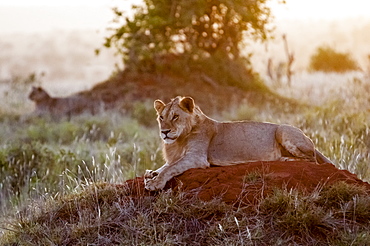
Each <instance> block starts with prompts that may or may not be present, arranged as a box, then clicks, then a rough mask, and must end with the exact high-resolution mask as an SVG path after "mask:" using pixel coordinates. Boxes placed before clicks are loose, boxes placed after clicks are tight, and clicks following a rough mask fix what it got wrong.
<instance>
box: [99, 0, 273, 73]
mask: <svg viewBox="0 0 370 246" xmlns="http://www.w3.org/2000/svg"><path fill="white" fill-rule="evenodd" d="M267 1H268V0H201V1H199V0H186V1H185V0H144V4H143V5H142V6H133V10H134V15H133V16H132V17H128V15H127V14H125V13H124V12H122V11H120V10H119V9H118V8H114V13H115V19H114V23H115V24H117V26H116V27H115V28H110V30H111V31H112V34H111V35H110V36H109V37H107V38H106V42H105V46H106V47H112V46H113V47H115V48H116V50H117V52H118V54H121V55H122V56H123V61H124V63H125V65H126V66H127V67H130V68H135V69H139V70H143V69H144V70H150V69H153V67H155V66H156V65H158V64H157V62H156V61H157V60H158V59H160V58H161V57H165V56H167V55H176V56H179V57H181V58H182V60H185V61H187V62H188V64H189V61H191V62H196V63H198V64H199V62H203V61H208V60H209V59H213V60H217V62H222V63H228V64H230V63H229V62H234V63H235V62H237V63H243V64H244V65H248V64H249V63H248V62H249V61H248V59H243V58H241V56H240V49H241V45H242V41H243V40H244V38H245V37H247V38H249V39H259V40H266V39H267V37H268V35H269V33H270V30H269V27H268V25H267V24H268V23H269V22H270V19H271V13H270V8H269V7H268V6H267ZM237 65H240V64H237Z"/></svg>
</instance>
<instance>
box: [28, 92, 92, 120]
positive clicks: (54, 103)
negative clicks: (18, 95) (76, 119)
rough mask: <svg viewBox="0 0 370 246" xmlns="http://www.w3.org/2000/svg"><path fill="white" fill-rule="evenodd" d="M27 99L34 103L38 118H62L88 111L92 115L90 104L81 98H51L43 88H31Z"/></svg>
mask: <svg viewBox="0 0 370 246" xmlns="http://www.w3.org/2000/svg"><path fill="white" fill-rule="evenodd" d="M28 98H29V99H30V100H32V101H34V102H35V104H36V109H35V112H34V113H35V114H36V115H38V116H42V115H51V116H53V117H62V116H68V117H70V116H71V115H75V114H79V113H83V112H85V111H88V112H90V113H94V108H95V107H94V106H92V103H91V102H90V101H89V100H88V99H87V98H84V97H81V96H78V95H76V96H71V97H64V98H62V97H51V96H50V95H49V94H48V93H47V92H46V91H45V90H44V89H43V88H41V87H35V86H33V87H32V90H31V93H30V94H29V96H28Z"/></svg>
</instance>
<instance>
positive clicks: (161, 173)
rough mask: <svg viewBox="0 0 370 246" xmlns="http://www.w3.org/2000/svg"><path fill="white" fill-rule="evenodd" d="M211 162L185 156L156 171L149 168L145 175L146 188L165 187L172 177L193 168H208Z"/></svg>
mask: <svg viewBox="0 0 370 246" xmlns="http://www.w3.org/2000/svg"><path fill="white" fill-rule="evenodd" d="M207 167H209V163H208V162H207V161H202V162H201V163H200V162H199V160H193V159H187V158H183V159H181V160H179V161H177V162H175V163H173V164H167V163H166V164H165V165H163V166H162V167H161V168H159V169H158V170H156V171H154V172H153V171H151V170H147V171H146V173H145V175H144V183H145V189H147V190H159V189H163V188H164V186H165V185H166V183H167V181H169V180H170V179H171V178H173V177H175V176H177V175H180V174H182V173H184V172H185V171H187V170H189V169H192V168H207Z"/></svg>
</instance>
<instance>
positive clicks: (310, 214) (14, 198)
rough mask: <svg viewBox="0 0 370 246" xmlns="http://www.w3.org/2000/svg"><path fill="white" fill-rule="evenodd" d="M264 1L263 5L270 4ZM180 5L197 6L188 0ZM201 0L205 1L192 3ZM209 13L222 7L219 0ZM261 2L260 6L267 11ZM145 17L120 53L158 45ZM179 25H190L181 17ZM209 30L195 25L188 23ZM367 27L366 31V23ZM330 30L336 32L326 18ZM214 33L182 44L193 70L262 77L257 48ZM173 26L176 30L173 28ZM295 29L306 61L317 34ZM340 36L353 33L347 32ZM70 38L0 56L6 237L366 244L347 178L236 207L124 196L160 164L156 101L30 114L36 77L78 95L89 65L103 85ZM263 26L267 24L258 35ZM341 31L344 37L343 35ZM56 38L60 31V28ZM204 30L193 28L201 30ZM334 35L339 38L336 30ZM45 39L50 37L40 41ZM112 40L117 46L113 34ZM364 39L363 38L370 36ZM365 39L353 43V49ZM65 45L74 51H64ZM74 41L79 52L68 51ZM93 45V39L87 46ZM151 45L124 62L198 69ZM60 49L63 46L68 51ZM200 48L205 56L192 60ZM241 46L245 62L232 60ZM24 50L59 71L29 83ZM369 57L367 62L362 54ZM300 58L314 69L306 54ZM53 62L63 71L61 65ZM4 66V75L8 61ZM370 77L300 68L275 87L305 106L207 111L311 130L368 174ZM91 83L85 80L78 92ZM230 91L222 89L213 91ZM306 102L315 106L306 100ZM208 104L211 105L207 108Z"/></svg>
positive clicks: (361, 201)
mask: <svg viewBox="0 0 370 246" xmlns="http://www.w3.org/2000/svg"><path fill="white" fill-rule="evenodd" d="M235 2H237V1H235ZM257 2H258V1H257ZM259 2H261V3H264V1H259ZM146 3H147V4H148V6H154V5H153V4H155V3H156V4H157V1H153V2H151V1H146ZM159 3H163V4H165V2H163V1H158V4H159ZM179 3H180V2H179ZM181 3H192V1H188V2H186V1H185V2H184V1H182V2H181ZM197 3H198V2H197ZM194 6H197V7H199V6H198V5H196V4H194ZM220 6H221V5H220ZM162 7H163V6H162ZM165 7H166V8H156V7H154V8H149V9H145V8H143V9H139V11H138V15H137V16H136V17H134V18H139V19H140V18H145V16H146V15H145V11H147V10H150V11H153V12H150V14H153V15H148V16H151V17H155V16H156V14H157V13H158V11H168V10H169V9H168V6H167V5H166V6H165ZM182 8H184V7H183V6H181V8H180V9H177V8H175V10H176V11H174V12H173V13H174V18H173V19H170V20H171V21H176V18H177V17H176V13H177V11H180V12H179V15H180V16H181V15H182V12H181V9H182ZM199 9H200V10H204V9H206V11H208V13H209V15H208V16H212V13H213V12H212V11H213V9H212V8H209V7H207V6H204V8H199ZM239 10H242V8H240V9H239V8H236V11H239ZM257 10H258V9H257ZM214 11H216V12H217V11H219V12H220V11H221V8H219V9H215V10H214ZM258 11H259V10H258ZM258 11H257V12H258ZM261 11H262V12H263V11H265V10H264V9H263V8H262V9H261ZM116 13H117V17H120V12H119V11H118V10H117V12H116ZM213 16H214V17H215V16H216V15H213ZM198 17H199V21H201V17H203V20H206V18H205V17H204V16H198ZM198 17H197V18H198ZM154 19H155V18H154ZM216 19H217V18H216ZM133 21H134V20H131V22H127V23H128V25H129V24H131V25H132V22H133ZM135 21H137V19H136V20H135ZM140 21H141V22H140ZM140 21H139V23H141V24H142V25H139V26H136V27H134V26H130V28H138V29H139V33H140V34H141V36H138V37H131V38H128V39H127V40H128V41H129V42H132V44H134V45H133V46H120V47H122V48H124V49H123V50H122V52H123V53H125V52H126V53H125V54H126V58H125V59H130V54H134V55H137V54H138V53H132V52H134V51H135V52H138V51H137V50H135V49H134V50H132V49H133V48H137V47H138V46H137V43H135V42H136V41H137V39H140V40H141V41H145V42H148V43H146V44H147V45H146V46H142V47H143V48H145V49H148V48H149V49H151V47H153V45H151V42H154V41H153V40H152V38H153V35H154V33H151V32H149V33H148V32H147V30H146V28H147V26H146V25H147V24H151V25H164V26H166V25H167V23H163V20H162V19H160V18H159V19H158V18H157V21H158V22H154V23H153V22H146V20H140ZM262 21H263V20H262ZM262 23H263V22H262ZM188 24H189V23H188ZM257 24H258V23H257ZM328 25H329V24H328ZM320 26H321V23H320ZM180 27H181V28H183V27H182V26H181V25H180ZM203 27H205V25H203ZM203 27H202V26H195V27H194V28H193V31H195V30H198V28H203ZM310 27H311V25H310ZM181 28H179V29H174V30H173V33H175V35H176V34H178V33H176V32H180V30H181ZM296 28H297V27H296ZM362 28H363V29H364V30H367V29H368V28H367V27H366V26H364V27H362ZM298 29H299V30H300V31H302V30H303V29H305V28H302V27H301V26H299V25H298ZM328 29H329V30H332V28H331V26H329V28H328ZM130 30H131V29H129V31H130ZM251 30H253V29H251ZM257 30H258V28H257ZM341 30H342V29H341ZM343 30H345V29H343ZM116 31H118V30H116ZM136 31H137V30H136ZM214 31H215V30H212V29H209V30H205V33H207V35H206V37H208V38H209V39H210V40H211V45H210V46H208V47H207V45H206V43H207V39H204V40H202V41H201V42H200V43H203V45H202V46H201V47H197V49H196V50H195V53H191V52H190V53H186V54H187V57H188V59H192V61H193V64H194V67H192V69H201V71H203V72H205V73H206V74H207V75H208V76H210V77H211V78H212V79H214V78H217V82H218V83H220V84H226V85H236V86H239V87H242V88H243V86H245V83H244V84H243V85H242V86H240V84H239V85H238V84H237V83H240V81H243V82H245V81H244V80H242V79H241V78H242V77H241V76H242V75H243V74H244V75H245V78H247V79H249V78H251V77H249V76H251V75H252V76H254V75H255V74H253V71H252V70H248V68H249V62H250V61H251V60H250V59H249V58H250V57H249V56H248V54H242V53H243V51H244V50H241V49H240V50H239V49H238V48H237V47H238V46H235V45H234V46H233V47H232V48H231V46H229V48H228V49H226V51H228V50H229V51H230V53H229V54H225V53H224V51H225V50H223V49H222V48H220V49H221V52H218V51H213V50H212V49H214V45H212V42H216V41H217V40H212V39H213V38H214V37H213V32H214ZM358 32H359V34H358V37H360V38H359V39H361V38H363V37H365V36H366V33H367V32H364V31H363V30H360V31H358ZM173 33H172V32H170V34H171V35H172V34H173ZM224 33H225V32H224ZM293 33H298V34H299V36H300V38H299V39H294V38H293V41H292V43H293V50H294V51H295V52H296V53H295V54H296V58H299V59H300V60H305V59H304V58H303V57H309V56H310V55H311V54H308V55H307V54H306V56H303V55H302V53H300V52H303V51H307V50H309V49H308V47H310V45H312V43H311V42H310V40H307V42H308V43H304V42H302V39H301V36H302V32H293ZM345 34H346V37H347V36H348V35H347V34H348V32H345ZM74 35H77V34H74ZM74 35H71V36H68V35H61V34H59V35H58V37H70V38H67V40H66V41H64V42H65V43H74V46H68V45H61V44H59V43H58V42H59V41H60V42H62V41H63V39H58V42H57V41H55V40H54V41H53V40H48V38H46V39H45V40H48V41H47V42H39V41H34V43H30V46H31V48H32V47H33V48H32V49H30V48H29V47H28V46H27V45H26V46H25V47H27V48H25V50H23V51H22V55H23V54H26V55H24V56H21V55H20V54H15V55H13V54H11V53H9V54H8V53H2V54H0V55H2V56H1V58H2V59H1V61H0V62H1V65H2V66H4V64H6V65H7V64H11V65H12V64H13V65H14V66H12V67H11V68H12V69H10V70H9V71H11V72H10V73H11V74H10V75H11V76H10V77H11V79H6V80H4V79H2V80H1V86H2V87H1V89H2V91H1V92H2V93H3V95H4V98H6V100H4V101H2V104H1V110H0V225H1V226H0V227H1V228H0V230H1V231H0V244H1V245H88V244H94V245H140V244H141V245H143V244H145V245H186V244H190V243H191V244H193V245H196V244H198V245H205V244H212V245H289V244H303V245H305V244H306V245H307V244H311V245H366V244H367V243H368V242H369V241H370V235H369V231H370V228H369V221H370V212H369V206H368V204H369V199H368V194H367V193H366V192H365V191H364V190H362V189H361V188H358V187H353V186H349V185H346V184H343V183H340V184H338V185H337V186H334V187H331V188H328V189H321V188H320V187H318V189H317V191H316V192H314V193H313V194H301V193H298V192H296V191H287V190H284V189H283V190H278V189H277V190H276V192H275V193H274V194H273V195H271V196H269V197H267V198H266V199H261V200H260V201H258V204H257V206H256V209H255V210H253V211H251V210H248V208H240V207H232V206H229V205H226V204H223V203H221V202H220V201H218V200H214V201H211V202H202V201H199V200H197V199H195V198H194V199H192V198H189V197H186V198H185V197H184V194H172V193H171V192H167V193H162V194H160V195H159V196H158V197H157V198H153V197H144V198H142V199H131V198H127V197H126V196H125V194H126V191H125V190H124V189H118V188H117V187H116V186H114V184H116V183H118V184H121V183H123V182H124V181H125V180H127V179H129V178H133V177H135V176H141V175H142V174H143V172H144V170H145V169H155V168H157V167H159V166H160V165H162V164H163V161H162V158H161V150H160V140H159V137H158V133H157V127H156V125H155V116H154V111H153V109H152V105H151V104H152V102H146V101H141V102H137V103H135V104H134V105H132V110H131V112H126V113H127V114H121V113H118V112H115V111H109V112H102V113H101V114H97V115H94V116H91V115H80V116H75V117H72V118H71V119H61V120H58V121H54V120H51V119H48V118H47V117H46V118H37V117H34V116H32V115H30V114H28V113H29V112H30V111H31V110H32V109H33V108H32V104H30V102H29V101H27V98H26V95H27V91H28V90H29V87H28V86H30V83H41V82H42V83H43V84H44V85H47V86H49V87H50V88H57V89H54V91H59V88H60V87H62V86H63V85H66V84H67V85H68V86H66V87H67V89H66V90H65V92H66V93H71V92H72V91H71V90H77V89H76V88H78V87H77V86H76V87H73V88H72V89H71V85H78V86H81V85H79V84H78V83H77V81H76V80H74V81H72V82H70V81H68V79H70V78H69V77H67V76H68V75H69V74H73V75H74V76H75V78H76V77H78V76H79V75H81V77H78V78H81V80H82V79H84V76H83V75H86V74H89V76H87V77H86V78H85V81H87V84H88V85H90V84H89V83H90V82H94V83H96V82H98V81H96V79H95V76H96V74H93V73H89V71H91V70H88V69H87V72H86V71H82V70H81V69H76V68H79V66H76V65H75V61H77V60H78V59H82V60H90V59H91V57H90V56H86V57H84V56H83V55H78V53H79V52H81V50H83V49H82V48H81V47H86V45H84V43H85V40H84V39H83V40H79V39H78V38H77V39H74V37H75V36H74ZM122 35H123V33H122ZM163 35H164V36H163ZM171 35H170V36H168V35H167V34H166V33H165V32H164V33H159V37H161V38H163V39H165V40H167V41H171V38H170V37H171ZM264 35H267V33H260V36H261V37H262V39H263V38H264ZM293 35H294V34H293ZM338 35H339V36H340V33H339V34H338ZM51 36H53V37H54V36H55V34H52V35H51ZM216 36H217V35H216ZM257 36H258V35H257ZM309 36H311V37H317V36H320V34H318V35H305V37H309ZM202 37H203V36H202V35H199V33H198V38H202ZM236 37H238V36H236ZM290 37H291V36H289V35H288V39H289V40H291V39H290ZM331 37H332V38H333V39H334V40H335V41H336V40H337V37H336V35H332V36H331ZM135 38H137V39H135ZM203 38H205V37H203ZM87 39H88V38H87ZM316 39H317V38H316ZM10 40H11V42H13V41H14V42H16V41H17V42H20V40H22V41H24V42H26V40H33V39H27V38H23V36H22V37H20V38H17V39H16V40H13V37H11V39H10ZM34 40H40V39H34ZM41 40H44V39H42V38H41ZM346 40H347V39H346ZM107 41H109V40H107ZM110 41H111V44H113V43H112V42H114V38H113V39H111V40H110ZM134 41H135V42H134ZM208 41H209V40H208ZM315 41H317V40H315ZM11 42H4V41H1V42H0V45H1V46H2V47H5V48H4V51H7V52H10V51H12V50H13V48H14V47H13V46H11V45H10V46H9V43H11ZM86 42H87V41H86ZM155 42H157V40H155ZM298 43H299V44H298ZM364 43H367V42H365V41H364ZM107 44H108V43H107ZM156 44H157V46H156V45H155V46H154V48H156V47H162V48H167V47H171V48H172V49H173V46H167V44H166V45H164V43H163V45H161V44H160V43H156ZM237 44H239V43H237ZM294 44H295V45H294ZM32 45H33V46H32ZM35 45H36V47H35ZM119 45H122V43H120V44H119ZM130 45H131V44H130ZM319 45H321V44H319ZM360 46H361V45H357V46H356V47H354V49H353V50H356V49H355V48H358V47H360ZM12 47H13V48H12ZM22 47H23V46H22ZM40 47H41V48H40ZM48 47H60V48H59V49H58V53H55V52H54V51H55V49H54V48H53V49H51V48H50V50H49V49H47V48H48ZM61 47H63V48H65V49H66V50H67V51H66V50H62V49H61ZM68 47H70V48H71V47H72V48H73V49H71V50H68ZM130 47H131V49H130ZM202 47H203V48H202ZM216 47H218V46H217V45H216ZM221 47H224V46H221ZM226 47H227V46H226ZM302 47H303V48H302ZM315 47H317V46H315ZM80 48H81V49H80ZM94 48H95V46H94V45H93V47H91V50H93V49H94ZM205 48H207V49H205ZM224 48H225V47H224ZM89 49H90V48H89ZM145 49H144V50H142V51H140V52H142V53H140V56H136V57H138V59H139V64H140V66H136V68H135V66H134V67H131V68H129V69H138V68H140V69H142V68H144V69H145V70H146V71H151V72H153V71H154V72H158V71H160V72H163V71H167V70H170V71H174V73H177V72H179V71H180V72H182V73H185V74H186V73H189V72H190V71H191V70H187V69H184V67H186V66H185V65H186V64H187V63H186V62H185V61H184V60H183V59H181V60H178V59H177V58H178V55H179V54H172V53H171V54H167V53H166V52H164V53H163V49H162V50H160V51H158V52H157V50H156V52H155V53H154V54H155V56H153V57H149V58H148V57H147V55H148V53H147V50H145ZM312 49H313V48H312ZM30 50H37V54H36V55H35V54H30V53H27V52H29V51H30ZM185 50H186V49H184V53H185ZM256 50H257V49H256ZM279 50H281V46H279ZM43 52H45V53H43ZM59 52H60V53H59ZM63 52H66V53H63ZM130 52H131V53H130ZM239 52H240V53H241V54H239ZM365 52H366V51H365ZM207 53H208V54H211V53H212V55H213V57H214V58H215V59H213V60H210V59H207ZM246 53H248V52H246ZM3 54H6V56H4V55H3ZM40 54H41V55H42V56H40ZM64 54H66V56H65V57H64V56H63V55H64ZM75 54H77V55H76V56H75ZM190 54H191V55H190ZM256 54H258V53H256ZM356 54H357V57H358V56H359V54H365V53H364V51H362V50H361V51H359V50H356ZM38 55H39V56H38ZM163 55H164V56H163ZM196 55H198V58H199V56H200V57H203V59H202V60H201V61H199V60H196V59H195V58H196V57H197V56H196ZM239 55H243V56H244V57H245V58H247V59H246V60H245V59H240V60H239V58H238V59H236V57H238V56H239ZM271 55H272V56H274V58H275V57H278V55H276V56H275V55H274V54H273V53H270V54H269V55H268V56H271ZM15 57H16V58H17V59H16V58H15ZM19 57H21V58H19ZM35 57H39V59H35ZM50 57H51V58H55V57H57V59H56V60H58V61H64V60H66V61H67V62H66V63H64V62H51V60H50V59H51V58H50ZM189 57H190V58H189ZM225 57H226V58H227V59H226V60H225ZM259 57H260V58H259V59H261V60H260V61H259V62H260V63H261V64H262V65H263V66H261V67H260V70H259V71H264V69H265V64H266V62H265V61H264V60H263V59H264V58H265V57H267V56H266V55H261V56H259ZM280 57H282V56H280ZM64 58H66V59H64ZM76 58H78V59H76ZM18 59H20V60H22V61H32V64H33V66H30V67H31V68H32V71H30V72H34V70H33V69H35V70H36V72H38V71H39V69H41V68H40V67H44V66H43V64H52V63H53V64H55V66H56V68H55V73H54V70H52V71H49V70H47V71H45V72H46V75H45V76H42V78H38V74H41V73H35V75H36V79H33V80H30V78H32V76H25V75H24V76H23V77H22V76H21V73H23V72H24V71H26V70H27V69H28V67H27V66H28V65H27V64H25V65H24V66H20V65H19V64H21V65H22V64H23V63H19V62H18ZM151 59H154V60H155V61H156V63H154V65H155V67H154V68H153V64H151V63H150V62H151ZM108 60H110V58H109V59H108ZM297 60H298V59H297ZM10 61H12V62H10ZM52 61H54V60H52ZM131 61H132V63H131V64H135V62H134V60H131ZM173 61H175V62H173ZM198 61H199V62H198ZM225 61H226V62H225ZM257 63H258V62H255V63H254V64H257ZM35 64H37V66H35ZM66 64H67V65H66ZM70 64H73V67H70V66H71V65H70ZM168 64H170V65H171V66H168ZM362 64H366V63H364V62H362ZM11 65H7V66H11ZM203 65H205V66H203ZM246 65H247V66H246ZM304 67H305V68H306V67H307V64H306V63H304ZM246 68H247V70H245V69H246ZM207 69H208V70H207ZM93 70H94V71H95V70H96V69H93ZM58 71H59V73H61V74H58ZM60 71H61V72H60ZM0 72H1V73H3V70H1V71H0ZM139 72H141V71H139ZM17 73H19V74H17ZM235 74H237V75H235ZM261 74H262V73H261ZM2 75H3V74H2ZM77 75H78V76H77ZM91 76H92V77H91ZM161 76H162V75H161V73H158V78H161ZM8 77H9V76H8ZM261 77H263V76H261ZM220 78H221V79H220ZM48 79H52V80H53V81H54V82H57V83H61V84H59V85H58V86H59V87H58V86H55V84H54V85H51V83H49V81H50V80H48ZM103 79H104V78H103ZM248 81H249V80H248ZM62 82H63V83H62ZM65 82H69V83H65ZM369 83H370V82H369V79H368V77H366V76H364V74H360V73H355V74H340V75H337V74H331V75H327V74H321V73H315V74H309V75H307V74H296V76H295V77H294V78H293V83H292V85H291V87H290V88H289V87H287V86H281V87H279V88H276V91H277V92H278V93H279V94H281V95H284V96H287V97H292V98H295V99H296V100H297V101H299V102H300V103H302V104H299V105H304V106H301V107H300V106H298V107H297V106H294V107H293V106H292V105H291V104H285V103H281V104H277V103H275V104H274V103H265V104H264V105H263V107H261V105H257V106H258V107H257V106H256V105H255V104H253V103H252V102H250V101H248V100H241V101H237V102H235V103H234V105H232V106H231V107H228V108H224V109H223V110H224V111H220V110H219V111H218V112H217V113H215V114H213V115H212V116H213V117H215V118H216V119H219V120H223V119H225V120H241V119H249V120H258V121H270V122H276V123H287V124H292V125H295V126H297V127H299V128H301V129H302V130H303V131H304V132H305V133H306V134H307V135H308V136H309V137H311V138H312V139H313V140H314V141H315V144H316V145H317V148H318V149H319V150H320V151H321V152H323V153H324V154H325V155H326V156H328V157H329V158H330V159H331V160H332V161H333V162H334V163H335V164H336V166H337V167H338V168H342V169H347V170H349V171H350V172H353V173H355V174H357V175H358V177H359V178H361V179H362V180H364V181H369V180H370V170H369V165H368V164H369V159H370V153H369V151H370V130H369V122H370V119H369V111H370V101H369V98H368V95H369V93H370V86H369ZM85 88H86V87H84V86H81V87H79V89H85ZM251 88H252V89H253V88H254V89H256V88H261V86H260V85H258V83H257V86H256V87H253V86H252V87H249V88H248V89H251ZM244 89H245V87H244ZM223 99H224V98H222V97H220V98H216V99H214V100H223ZM307 104H309V105H311V106H310V107H307ZM293 112H294V113H293ZM205 113H206V114H210V113H209V112H207V111H205ZM260 178H263V176H262V175H260V174H256V177H251V180H259V179H260Z"/></svg>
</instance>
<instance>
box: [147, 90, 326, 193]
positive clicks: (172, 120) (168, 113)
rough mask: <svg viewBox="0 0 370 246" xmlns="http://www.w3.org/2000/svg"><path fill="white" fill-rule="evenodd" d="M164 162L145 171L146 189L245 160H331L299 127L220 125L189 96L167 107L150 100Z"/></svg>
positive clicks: (259, 123)
mask: <svg viewBox="0 0 370 246" xmlns="http://www.w3.org/2000/svg"><path fill="white" fill-rule="evenodd" d="M154 108H155V109H156V111H157V115H158V118H157V119H158V123H159V128H160V136H161V138H162V140H163V143H164V144H163V153H164V158H165V160H166V163H165V164H164V165H163V166H162V167H161V168H159V169H158V170H156V171H152V170H147V172H146V174H145V188H146V189H148V190H158V189H162V188H163V187H164V186H165V184H166V182H167V181H168V180H170V179H171V178H172V177H174V176H177V175H179V174H181V173H183V172H185V171H186V170H189V169H191V168H207V167H209V166H210V165H217V166H227V165H236V164H241V163H246V162H249V161H296V160H302V161H311V162H316V163H325V162H329V163H330V160H328V159H327V158H326V157H325V156H324V155H322V154H321V153H320V152H319V151H317V150H316V149H315V146H314V144H313V142H312V141H311V139H309V138H308V137H307V136H306V135H305V134H304V133H303V132H302V131H301V130H300V129H298V128H295V127H293V126H289V125H278V124H272V123H264V122H252V121H238V122H218V121H216V120H213V119H211V118H209V117H207V116H206V115H205V114H203V112H202V111H201V110H200V108H199V107H198V106H196V105H195V104H194V100H193V99H192V98H190V97H176V98H174V99H172V101H171V102H170V103H168V104H165V103H163V102H162V101H160V100H156V101H155V102H154Z"/></svg>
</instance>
